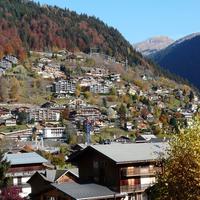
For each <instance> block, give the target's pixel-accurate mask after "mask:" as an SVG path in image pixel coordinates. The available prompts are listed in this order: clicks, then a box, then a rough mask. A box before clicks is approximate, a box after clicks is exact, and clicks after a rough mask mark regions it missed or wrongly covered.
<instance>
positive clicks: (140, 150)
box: [90, 142, 168, 163]
mask: <svg viewBox="0 0 200 200" xmlns="http://www.w3.org/2000/svg"><path fill="white" fill-rule="evenodd" d="M167 147H168V143H164V142H162V143H131V144H119V143H117V144H110V145H93V146H90V148H93V149H95V150H96V151H98V152H100V153H101V154H103V155H105V156H107V157H109V158H110V159H112V160H113V161H115V162H116V163H124V162H142V161H152V160H157V159H158V157H159V155H160V154H164V153H165V150H166V149H167Z"/></svg>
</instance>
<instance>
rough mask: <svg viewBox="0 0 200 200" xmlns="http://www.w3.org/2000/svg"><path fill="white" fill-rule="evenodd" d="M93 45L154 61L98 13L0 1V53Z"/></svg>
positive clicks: (132, 60)
mask: <svg viewBox="0 0 200 200" xmlns="http://www.w3.org/2000/svg"><path fill="white" fill-rule="evenodd" d="M91 47H95V48H96V49H97V50H98V51H100V52H103V53H105V54H107V55H110V56H113V57H116V59H117V61H124V60H125V59H126V58H127V59H128V63H129V64H130V65H143V66H147V67H150V66H151V65H150V64H149V63H148V62H147V61H146V60H145V59H144V58H143V57H142V56H141V54H139V53H138V52H136V51H135V50H134V49H133V47H132V45H131V44H130V43H129V42H128V41H127V40H125V39H124V37H123V36H122V35H121V34H120V33H119V31H118V30H116V29H115V28H113V27H109V26H107V25H106V24H105V23H103V22H102V21H101V20H99V19H97V18H95V17H89V16H87V15H85V14H81V15H78V14H77V13H75V12H73V11H69V10H67V9H61V8H58V7H56V6H54V7H52V6H48V5H44V6H41V5H40V4H39V3H34V2H32V1H27V0H1V1H0V57H2V56H3V55H4V54H15V55H17V56H18V57H20V58H22V59H23V58H24V57H25V52H27V50H36V51H52V50H55V49H67V50H69V51H82V52H86V53H87V52H89V51H90V48H91Z"/></svg>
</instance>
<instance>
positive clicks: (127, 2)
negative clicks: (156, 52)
mask: <svg viewBox="0 0 200 200" xmlns="http://www.w3.org/2000/svg"><path fill="white" fill-rule="evenodd" d="M36 1H37V2H38V1H39V2H40V3H41V4H49V5H57V6H59V7H62V8H69V9H70V10H73V11H76V12H77V13H79V14H80V13H86V14H88V15H90V16H95V17H98V18H99V19H101V20H103V21H104V22H105V23H106V24H108V25H109V26H113V27H114V28H117V29H118V30H119V31H120V32H121V33H122V35H123V36H124V37H125V38H126V39H127V40H128V41H129V42H130V43H132V44H133V43H137V42H140V41H143V40H145V39H148V38H150V37H153V36H160V35H165V36H168V37H170V38H172V39H175V40H176V39H179V38H181V37H183V36H186V35H188V34H191V33H194V32H200V23H199V19H200V10H199V9H200V0H36Z"/></svg>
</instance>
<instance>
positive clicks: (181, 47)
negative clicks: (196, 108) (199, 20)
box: [150, 33, 200, 89]
mask: <svg viewBox="0 0 200 200" xmlns="http://www.w3.org/2000/svg"><path fill="white" fill-rule="evenodd" d="M199 52H200V33H194V34H191V35H188V36H186V37H184V38H181V39H179V40H177V41H176V42H174V43H173V44H172V45H170V46H169V47H167V48H165V49H163V50H161V51H159V52H157V53H155V54H152V55H151V56H150V57H151V58H152V59H153V60H154V61H155V62H156V63H157V64H159V65H160V66H161V67H163V68H165V69H167V70H169V71H170V72H172V73H175V74H177V75H179V76H181V77H183V78H185V79H187V80H189V81H190V82H191V83H192V84H193V85H195V86H196V87H198V88H199V89H200V79H199V74H200V55H199Z"/></svg>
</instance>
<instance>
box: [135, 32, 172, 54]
mask: <svg viewBox="0 0 200 200" xmlns="http://www.w3.org/2000/svg"><path fill="white" fill-rule="evenodd" d="M173 42H174V41H173V40H172V39H171V38H169V37H167V36H156V37H152V38H149V39H147V40H145V41H143V42H140V43H136V44H134V45H133V46H134V47H135V48H136V50H137V51H139V52H140V53H142V54H143V55H144V56H148V55H150V54H152V53H156V52H157V51H159V50H161V49H164V48H166V47H167V46H169V45H170V44H172V43H173Z"/></svg>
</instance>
